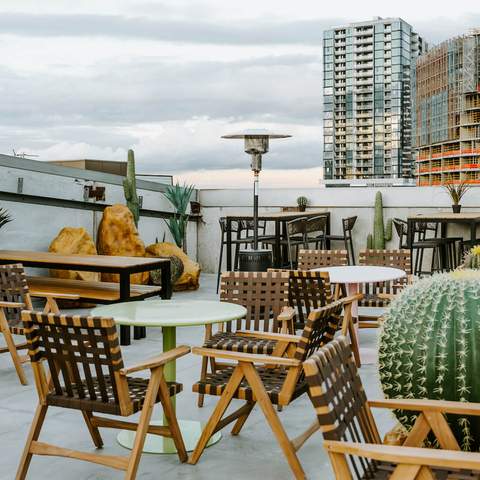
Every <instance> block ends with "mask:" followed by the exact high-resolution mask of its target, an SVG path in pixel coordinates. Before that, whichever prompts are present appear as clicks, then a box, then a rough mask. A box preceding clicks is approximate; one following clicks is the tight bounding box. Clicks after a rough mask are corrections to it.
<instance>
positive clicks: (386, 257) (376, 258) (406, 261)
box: [358, 250, 413, 328]
mask: <svg viewBox="0 0 480 480" xmlns="http://www.w3.org/2000/svg"><path fill="white" fill-rule="evenodd" d="M411 260H412V257H411V252H410V250H362V251H361V252H360V257H359V264H360V265H376V266H380V267H392V268H398V269H400V270H403V271H404V272H405V273H406V276H405V277H403V278H399V279H398V280H393V281H389V282H381V283H367V284H363V285H362V286H361V291H362V293H363V299H362V300H361V301H360V302H359V303H358V305H359V306H360V307H377V308H385V307H388V305H390V301H391V300H392V299H393V298H394V297H395V295H396V294H397V293H399V292H400V291H401V290H402V289H403V288H404V287H405V286H406V285H408V284H410V283H412V281H413V277H412V275H411V274H410V271H411V266H412V261H411ZM379 319H381V315H378V316H360V317H359V326H360V327H361V328H370V327H374V328H375V327H378V325H379V321H378V320H379Z"/></svg>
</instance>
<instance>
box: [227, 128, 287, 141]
mask: <svg viewBox="0 0 480 480" xmlns="http://www.w3.org/2000/svg"><path fill="white" fill-rule="evenodd" d="M246 137H250V138H252V137H254V138H265V137H266V138H289V137H291V135H287V134H284V133H276V132H271V131H270V130H266V129H264V128H249V129H247V130H244V131H243V132H237V133H233V134H231V135H222V138H229V139H230V138H233V139H242V138H246Z"/></svg>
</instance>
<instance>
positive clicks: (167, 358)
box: [120, 345, 190, 375]
mask: <svg viewBox="0 0 480 480" xmlns="http://www.w3.org/2000/svg"><path fill="white" fill-rule="evenodd" d="M187 353H190V347H187V346H186V345H181V346H179V347H177V348H173V349H172V350H169V351H168V352H164V353H161V354H160V355H157V356H156V357H152V358H149V359H148V360H145V361H144V362H141V363H138V364H137V365H133V366H131V367H128V368H122V369H121V370H120V375H130V374H131V373H135V372H140V371H142V370H151V369H153V368H157V367H160V366H162V365H165V364H166V363H168V362H171V361H173V360H176V359H177V358H180V357H183V356H184V355H186V354H187Z"/></svg>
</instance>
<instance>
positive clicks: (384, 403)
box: [368, 398, 480, 415]
mask: <svg viewBox="0 0 480 480" xmlns="http://www.w3.org/2000/svg"><path fill="white" fill-rule="evenodd" d="M368 404H369V405H370V407H371V408H389V409H392V410H397V409H398V410H414V411H417V412H418V411H424V410H426V411H430V412H441V413H452V414H456V415H480V403H467V402H451V401H448V400H428V399H415V398H414V399H409V398H408V399H402V398H398V399H397V398H391V399H389V398H386V399H383V400H369V401H368Z"/></svg>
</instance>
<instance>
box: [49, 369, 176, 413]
mask: <svg viewBox="0 0 480 480" xmlns="http://www.w3.org/2000/svg"><path fill="white" fill-rule="evenodd" d="M126 378H127V382H128V389H129V392H130V398H131V400H132V404H133V413H135V412H139V411H140V410H141V409H142V407H143V402H144V400H145V395H146V393H147V388H148V382H149V380H148V379H145V378H137V377H126ZM102 380H103V381H104V382H105V387H106V390H107V396H108V401H107V402H104V401H102V397H101V394H100V388H99V385H100V382H99V380H98V379H97V378H92V385H93V389H94V391H95V394H96V396H97V399H96V400H93V399H92V397H91V396H89V395H88V386H87V382H86V381H85V380H84V381H82V386H83V389H84V391H85V392H86V394H87V398H81V397H80V395H79V393H78V389H76V388H75V384H72V389H73V394H74V395H73V396H69V395H68V393H67V391H66V389H65V388H64V387H63V388H62V391H63V394H62V395H59V394H57V393H56V392H55V390H54V391H53V392H50V393H49V394H48V395H47V405H51V406H56V407H63V408H73V409H75V410H90V411H92V412H100V413H107V414H111V415H121V411H120V405H119V404H118V402H116V401H115V395H114V391H113V385H112V381H111V377H110V376H109V375H106V376H104V377H103V379H102ZM167 386H168V390H169V394H170V396H171V397H173V396H174V395H177V394H178V393H180V392H181V391H182V389H183V385H182V384H181V383H175V382H167ZM158 402H160V397H157V399H156V400H155V403H158Z"/></svg>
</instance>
